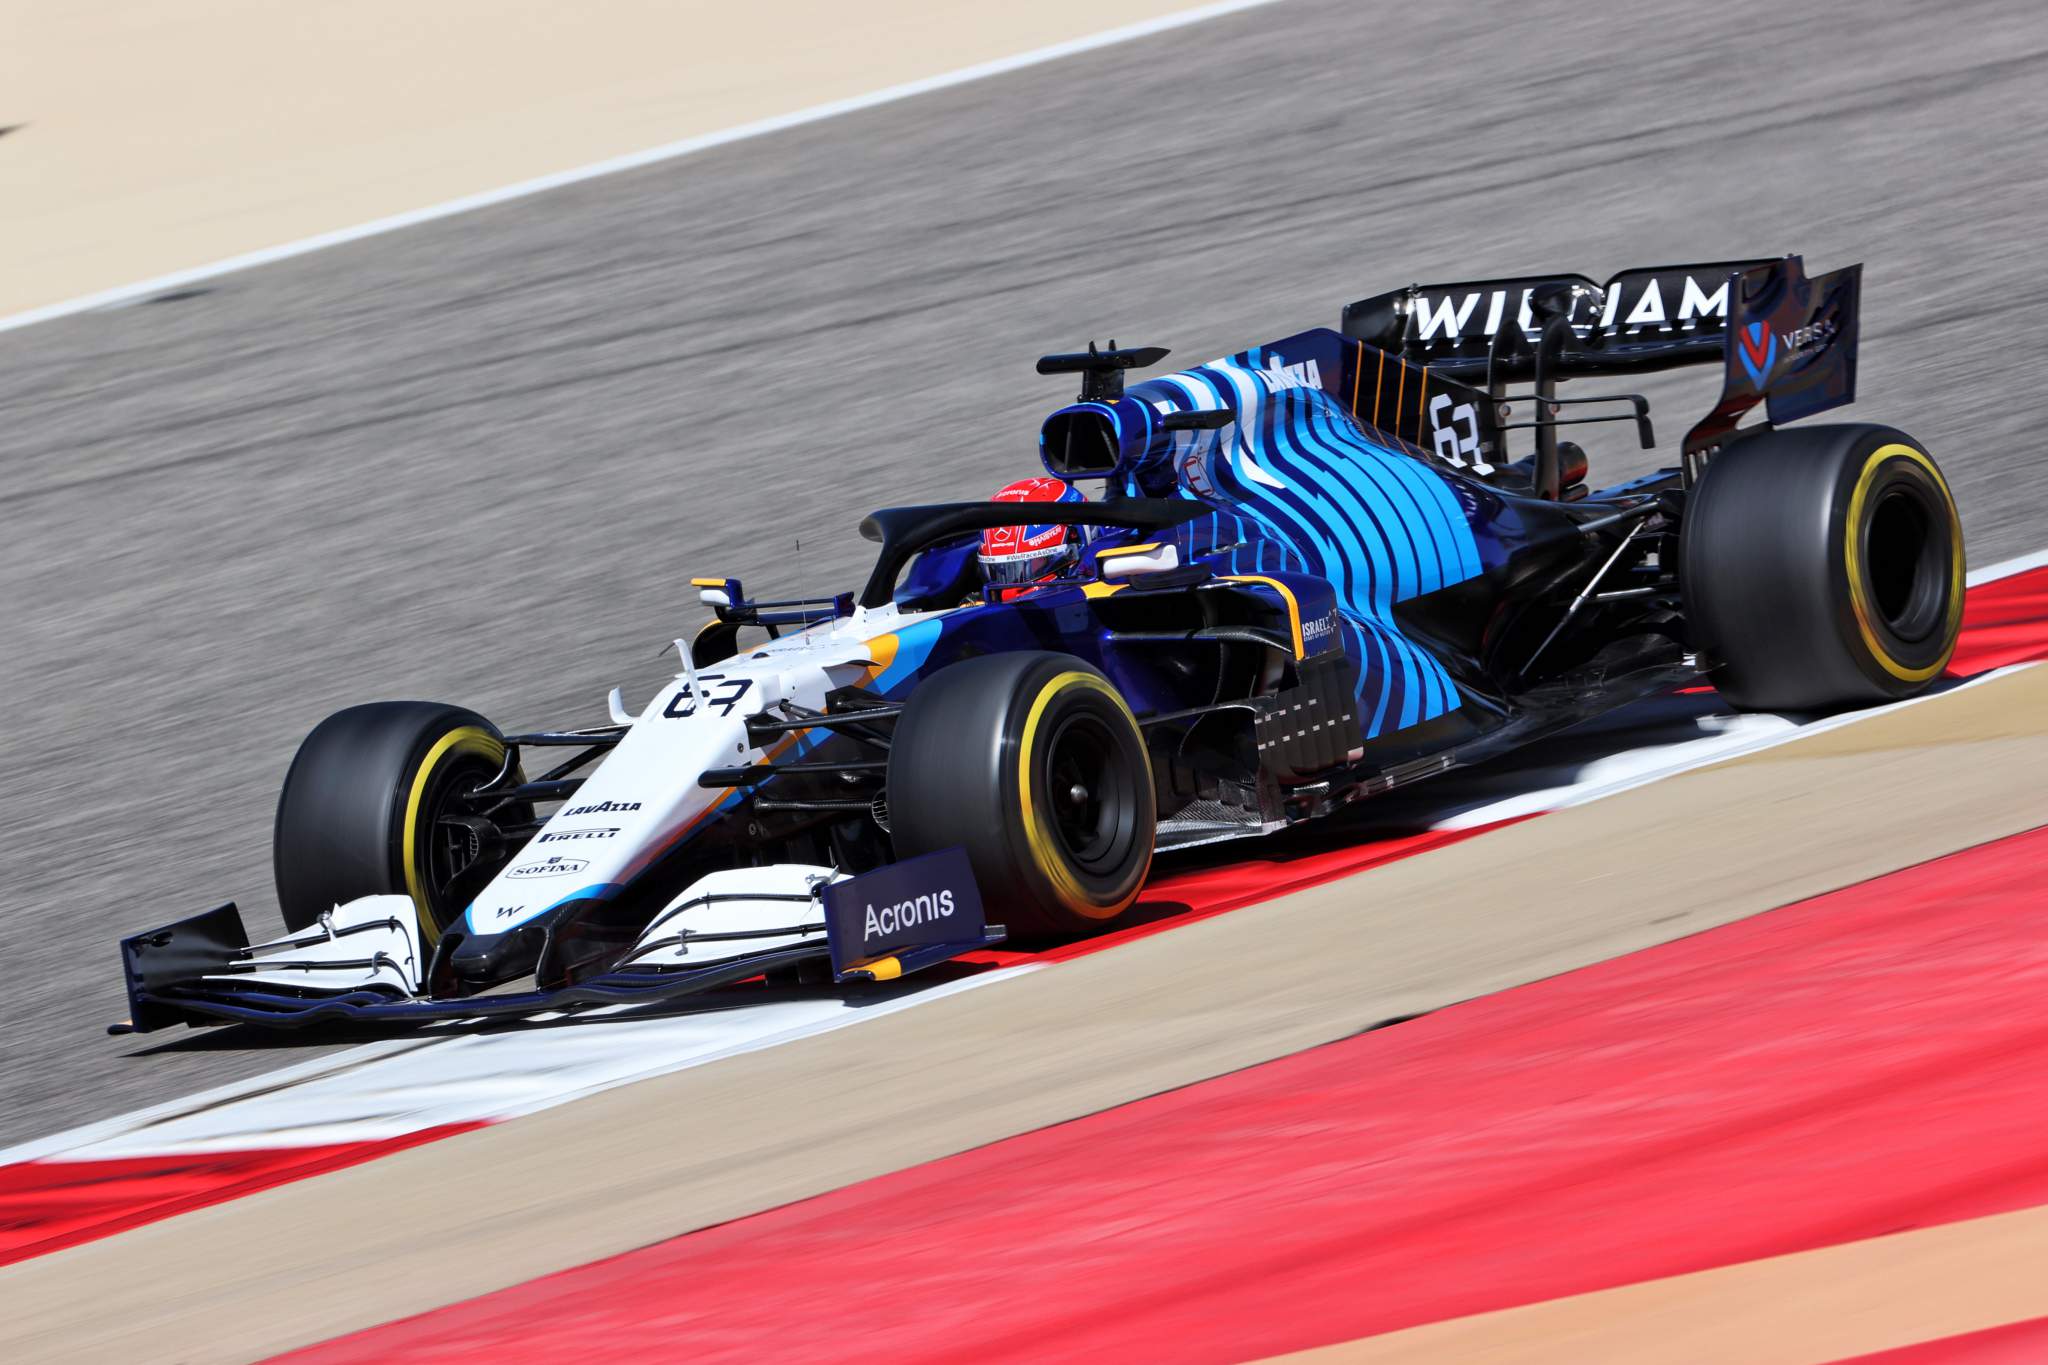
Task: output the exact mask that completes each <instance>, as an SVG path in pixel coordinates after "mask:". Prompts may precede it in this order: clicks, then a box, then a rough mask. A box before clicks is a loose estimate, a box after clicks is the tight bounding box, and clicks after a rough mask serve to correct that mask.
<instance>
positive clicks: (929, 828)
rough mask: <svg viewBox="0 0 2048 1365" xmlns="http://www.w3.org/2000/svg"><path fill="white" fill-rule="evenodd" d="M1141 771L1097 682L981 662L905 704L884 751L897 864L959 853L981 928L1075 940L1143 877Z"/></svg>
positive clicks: (1115, 702) (1054, 666)
mask: <svg viewBox="0 0 2048 1365" xmlns="http://www.w3.org/2000/svg"><path fill="white" fill-rule="evenodd" d="M1152 791H1153V789H1152V765H1151V760H1150V757H1149V756H1148V755H1147V753H1146V750H1145V740H1144V736H1143V735H1142V734H1141V733H1140V732H1139V729H1138V722H1137V720H1136V719H1135V718H1134V717H1133V716H1132V715H1131V709H1130V707H1129V706H1127V705H1125V704H1124V699H1123V698H1122V697H1121V696H1120V695H1118V693H1117V691H1116V689H1115V688H1114V687H1113V686H1111V685H1110V683H1109V680H1108V679H1107V678H1104V677H1103V676H1102V674H1101V673H1099V672H1097V671H1096V670H1095V669H1094V668H1092V667H1090V666H1089V665H1087V664H1085V663H1083V662H1082V661H1081V660H1079V659H1076V658H1073V657H1072V656H1070V655H1066V654H1047V653H1018V654H993V655H988V656H985V657H983V658H978V659H969V660H966V661H964V662H962V663H957V664H954V665H952V666H951V667H949V668H945V669H942V670H941V671H939V672H938V673H936V674H934V675H933V676H932V677H931V679H930V680H929V681H927V682H925V683H924V684H923V685H922V686H921V687H920V688H918V690H917V691H916V692H914V693H912V694H911V698H910V702H909V704H908V705H907V706H906V707H905V708H904V711H903V715H902V718H901V719H899V720H898V721H897V723H896V733H895V736H894V737H893V738H892V739H891V741H890V750H889V792H888V800H889V824H890V828H891V831H892V836H893V839H894V842H895V846H896V853H897V856H898V857H904V858H908V857H914V856H916V855H917V854H920V853H931V852H936V851H937V850H939V849H942V848H950V847H952V846H954V845H959V846H961V847H963V848H965V849H966V850H967V857H968V860H969V861H970V862H971V863H972V864H973V866H974V878H975V881H976V883H977V884H978V885H979V886H980V888H981V894H982V899H983V901H984V902H985V903H986V905H987V907H988V912H989V917H990V918H991V919H992V920H995V921H997V922H1000V923H1003V924H1006V925H1007V926H1009V928H1010V929H1011V931H1012V932H1013V933H1018V934H1069V935H1070V934H1087V933H1095V932H1098V931H1100V930H1102V929H1104V928H1107V927H1108V926H1109V925H1110V923H1111V922H1112V921H1114V920H1115V919H1116V918H1117V916H1119V915H1121V914H1122V913H1123V912H1124V911H1125V910H1127V909H1129V908H1130V906H1131V904H1132V902H1133V901H1135V900H1136V899H1137V898H1138V890H1139V888H1140V887H1142V886H1143V885H1144V882H1145V874H1146V873H1147V872H1148V871H1150V870H1151V866H1152V841H1153V837H1154V835H1155V833H1156V831H1157V822H1158V812H1157V809H1156V807H1155V804H1154V798H1153V794H1152Z"/></svg>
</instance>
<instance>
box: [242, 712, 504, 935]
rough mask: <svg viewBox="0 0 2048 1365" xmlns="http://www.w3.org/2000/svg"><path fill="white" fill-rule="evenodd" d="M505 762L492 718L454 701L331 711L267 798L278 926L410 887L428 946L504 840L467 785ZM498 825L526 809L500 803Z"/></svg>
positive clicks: (480, 882) (494, 864) (489, 872)
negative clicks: (272, 820) (479, 813)
mask: <svg viewBox="0 0 2048 1365" xmlns="http://www.w3.org/2000/svg"><path fill="white" fill-rule="evenodd" d="M504 761H505V739H504V736H503V735H501V734H499V733H498V729H497V727H496V726H494V725H492V724H491V723H490V722H489V721H487V720H485V719H484V718H483V717H482V716H479V715H477V714H476V713H475V712H474V711H466V710H464V709H463V708H461V707H459V706H445V705H442V704H440V703H438V702H423V701H384V702H372V703H370V704H369V705H367V706H351V707H349V708H348V709H347V710H345V711H337V712H335V713H334V714H333V715H331V716H329V717H328V718H327V719H326V720H323V721H321V722H320V724H319V725H318V726H316V727H314V730H313V733H312V734H310V735H307V736H306V740H305V742H304V743H303V744H301V745H300V746H299V752H298V756H297V757H296V758H294V759H293V760H292V766H291V770H290V771H289V772H288V773H287V774H286V775H285V779H284V790H283V791H282V792H281V793H279V795H278V799H277V826H276V831H275V835H274V837H273V840H272V844H271V861H272V865H273V867H274V869H275V872H276V876H277V901H278V908H279V909H280V910H282V911H283V913H284V922H285V927H286V928H287V929H290V930H294V931H296V930H300V929H305V928H308V927H310V926H311V925H312V924H313V923H314V922H315V921H317V920H318V919H319V917H320V916H321V914H323V913H324V912H325V911H327V910H329V909H332V908H333V907H334V906H336V905H339V904H341V903H343V902H346V901H350V900H353V899H355V898H356V897H358V896H373V895H400V896H410V897H411V898H412V901H413V905H414V907H415V909H416V910H417V911H418V913H419V917H420V931H421V933H422V934H423V935H424V936H425V941H426V942H427V943H429V944H432V943H435V942H438V941H439V939H440V937H441V931H442V930H443V929H444V928H446V927H447V926H448V925H450V924H452V923H453V922H454V921H455V919H456V918H457V917H458V916H460V915H461V914H462V912H463V910H464V909H465V908H467V906H468V905H469V902H470V900H471V899H472V898H474V897H475V896H476V895H477V893H478V892H480V891H481V890H482V889H483V887H484V886H485V885H486V884H487V883H488V882H489V880H490V878H491V877H492V876H493V875H495V874H496V872H497V870H498V869H499V868H500V867H503V866H504V865H505V863H506V862H507V861H508V860H509V858H510V856H511V854H512V853H513V852H514V851H516V850H515V849H512V848H508V847H503V846H501V845H500V843H499V841H497V840H496V839H495V838H493V837H492V836H491V831H490V828H489V826H485V827H483V828H481V829H480V828H479V827H478V825H477V824H475V823H467V824H466V823H461V822H462V821H463V820H464V818H465V817H469V816H471V815H472V814H473V810H474V808H473V807H472V805H471V803H470V802H469V801H467V800H466V797H467V794H468V793H469V792H470V791H472V790H474V789H475V788H477V787H480V786H482V785H483V784H484V783H486V782H488V781H490V780H491V778H492V777H494V776H495V775H496V774H497V773H498V771H499V769H500V768H501V767H502V766H503V764H504ZM494 818H495V819H496V820H498V821H500V822H504V823H524V822H526V821H530V820H531V819H532V818H533V813H532V808H531V807H530V806H523V805H522V806H521V807H519V808H518V809H516V810H513V811H509V812H507V811H500V812H498V813H497V815H496V816H495V817H494Z"/></svg>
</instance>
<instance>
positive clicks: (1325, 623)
mask: <svg viewBox="0 0 2048 1365" xmlns="http://www.w3.org/2000/svg"><path fill="white" fill-rule="evenodd" d="M1336 633H1337V612H1336V609H1335V608H1332V609H1331V610H1330V611H1329V612H1328V613H1327V614H1326V615H1323V616H1318V617H1316V618H1315V619H1313V620H1310V621H1303V622H1302V623H1301V638H1302V642H1303V643H1304V644H1315V643H1317V642H1318V641H1323V640H1328V639H1329V638H1330V637H1331V636H1333V635H1335V634H1336Z"/></svg>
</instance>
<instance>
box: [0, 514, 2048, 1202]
mask: <svg viewBox="0 0 2048 1365" xmlns="http://www.w3.org/2000/svg"><path fill="white" fill-rule="evenodd" d="M2044 565H2048V552H2044V553H2040V554H2032V555H2025V556H2022V557H2020V558H2017V559H2010V560H2006V561H2004V562H2003V563H2000V564H1994V565H1990V566H1987V567H1986V568H1984V569H1981V570H1979V571H1978V572H1977V573H1975V574H1973V575H1971V582H1972V583H1973V584H1981V583H1987V582H1992V581H1994V580H1996V579H1999V578H2004V577H2008V576H2010V575H2012V574H2017V573H2024V572H2027V571H2028V570H2030V569H2036V568H2040V567H2043V566H2044ZM2022 666H2023V667H2024V666H2030V665H2022ZM2011 671H2012V670H2011V669H2000V670H1997V671H1996V672H1994V673H1990V674H1985V675H1983V676H1982V677H1980V678H1976V679H1972V680H1970V681H1969V682H1966V683H1964V684H1963V686H1966V687H1967V686H1973V685H1975V684H1976V683H1978V682H1982V681H1985V680H1986V679H1988V678H1990V677H1994V676H2002V675H2004V674H2006V673H2009V672H2011ZM1934 695H1935V696H1939V695H1942V694H1941V693H1936V694H1934ZM1929 699H1930V698H1916V699H1914V700H1913V701H1907V702H1900V703H1895V704H1894V705H1893V706H1889V707H1881V708H1876V709H1874V710H1870V711H1854V712H1847V713H1844V714H1840V715H1836V716H1830V717H1824V718H1822V719H1820V720H1817V721H1811V722H1808V723H1805V724H1799V723H1796V722H1794V721H1791V720H1788V719H1785V718H1783V717H1779V716H1765V715H1757V716H1733V715H1726V714H1720V713H1715V714H1709V715H1705V716H1702V715H1699V714H1698V713H1697V712H1695V711H1691V710H1687V709H1686V708H1685V707H1684V705H1683V703H1682V701H1681V702H1679V703H1676V704H1674V703H1672V702H1671V701H1670V699H1654V700H1652V701H1650V702H1647V703H1639V704H1638V705H1637V706H1636V707H1631V708H1626V709H1625V710H1624V711H1622V712H1617V713H1616V715H1615V717H1614V718H1613V719H1612V720H1611V721H1610V722H1609V723H1607V724H1605V725H1602V724H1600V723H1596V724H1595V725H1593V726H1591V727H1588V729H1587V731H1586V737H1587V738H1598V736H1599V734H1600V733H1601V731H1602V730H1603V729H1605V730H1608V731H1609V732H1610V737H1611V731H1612V730H1613V729H1614V728H1616V727H1622V728H1624V729H1625V731H1629V732H1635V734H1634V737H1635V739H1636V740H1637V742H1634V743H1630V744H1628V745H1627V746H1626V747H1625V748H1623V749H1622V750H1620V751H1618V752H1613V753H1609V754H1606V755H1603V756H1596V757H1593V758H1591V759H1589V760H1588V761H1586V762H1584V763H1581V764H1572V765H1565V766H1564V767H1562V768H1560V769H1557V770H1555V779H1556V780H1555V782H1554V783H1552V782H1548V781H1546V784H1545V785H1544V786H1543V787H1542V789H1541V790H1530V789H1529V786H1528V783H1529V780H1530V778H1531V777H1532V776H1536V777H1537V778H1538V780H1545V777H1546V776H1547V775H1546V774H1544V773H1537V774H1532V773H1531V772H1528V771H1523V772H1519V773H1517V774H1515V775H1514V781H1515V782H1516V784H1517V786H1518V788H1519V789H1518V790H1511V791H1508V792H1506V793H1505V794H1492V793H1489V792H1488V790H1487V782H1486V779H1485V776H1484V775H1483V774H1479V775H1476V776H1475V777H1474V778H1471V779H1466V780H1465V782H1464V784H1463V785H1465V786H1466V788H1467V790H1466V794H1465V795H1464V796H1463V797H1462V798H1460V797H1459V796H1457V795H1455V794H1454V793H1453V792H1452V791H1450V790H1447V791H1446V796H1447V797H1448V798H1449V799H1448V800H1447V801H1446V802H1445V803H1444V805H1443V806H1442V807H1441V808H1439V812H1440V813H1439V818H1438V820H1437V821H1436V824H1437V825H1438V826H1439V827H1447V828H1460V827H1469V826H1472V825H1477V824H1487V823H1491V822H1492V821H1494V820H1499V819H1505V818H1508V817H1510V816H1514V815H1522V814H1528V813H1531V812H1532V811H1541V810H1554V809H1558V808H1561V807H1564V806H1570V805H1578V804H1581V803H1583V802H1586V801H1592V800H1597V799H1599V798H1601V797H1604V796H1611V795H1613V794H1615V793H1617V792H1621V791H1626V790H1628V789H1629V788H1631V787H1638V786H1642V785H1644V784H1646V783H1649V782H1653V781H1657V780H1659V779H1661V778H1665V777H1670V776H1674V775H1676V774H1678V773H1681V772H1685V771H1688V770H1691V769H1694V768H1699V767H1703V766H1705V765H1707V764H1710V763H1716V762H1720V761H1721V760H1723V759H1727V758H1732V757H1735V756H1737V755H1739V754H1746V753H1754V752H1756V751H1757V750H1760V749H1766V748H1770V747H1773V746H1774V745H1778V744H1783V743H1786V742H1788V741H1791V740H1795V739H1799V738H1802V737H1804V736H1806V735H1810V734H1816V733H1819V732H1821V731H1825V730H1832V729H1836V728H1839V727H1840V726H1844V725H1850V724H1854V723H1856V722H1857V721H1860V720H1865V719H1868V718H1869V717H1871V716H1873V715H1879V714H1883V713H1884V712H1886V711H1890V710H1895V709H1897V707H1899V706H1913V705H1918V704H1920V703H1921V702H1922V701H1926V700H1929ZM1659 709H1668V710H1670V712H1671V714H1670V715H1669V716H1668V717H1660V716H1659V715H1658V714H1657V712H1658V710H1659ZM1631 713H1633V715H1631ZM1459 781H1460V780H1459V779H1456V778H1452V779H1444V782H1445V784H1446V787H1447V788H1448V787H1449V786H1450V784H1452V783H1457V782H1459ZM1036 970H1043V967H1042V966H1039V965H1025V966H1021V967H1011V968H1004V969H1001V970H998V971H993V972H986V973H983V974H981V975H979V976H972V977H965V978H962V979H960V980H958V981H952V982H948V983H946V984H944V985H941V986H937V987H934V988H929V989H924V990H918V989H916V988H915V987H907V988H905V989H904V990H903V992H902V994H900V995H897V996H894V997H891V998H888V999H884V1000H872V998H870V999H871V1003H868V1004H865V1005H861V1006H855V1005H852V1004H850V1003H848V1001H847V1000H844V999H841V998H840V997H837V996H831V995H823V996H819V997H817V998H815V999H799V1000H786V1001H779V1002H775V1003H768V1004H761V1005H751V1006H744V1007H740V1008H736V1009H730V1010H721V1011H717V1012H713V1013H701V1014H683V1015H670V1016H665V1017H657V1018H649V1019H616V1018H615V1019H610V1020H602V1019H597V1018H590V1019H589V1020H588V1021H587V1022H584V1023H579V1024H575V1025H567V1026H563V1027H557V1028H549V1029H544V1030H519V1029H500V1030H495V1031H490V1032H482V1033H442V1032H440V1031H438V1030H427V1031H425V1033H423V1034H422V1035H420V1036H415V1037H409V1038H404V1039H395V1040H390V1041H385V1042H376V1043H369V1044H366V1045H363V1046H360V1047H354V1048H349V1049H347V1050H345V1051H342V1052H337V1053H335V1054H333V1055H331V1056H327V1057H320V1058H315V1059H314V1060H312V1061H310V1062H304V1063H300V1064H299V1065H296V1066H291V1067H286V1068H284V1069H281V1070H278V1071H272V1072H267V1073H265V1074H263V1075H260V1076H255V1077H251V1078H250V1079H248V1080H245V1081H238V1082H236V1083H234V1084H232V1085H227V1086H221V1087H218V1088H216V1089H213V1090H209V1091H206V1092H203V1093H201V1094H198V1095H190V1096H185V1097H183V1098H181V1099H177V1100H171V1101H167V1102H165V1103H163V1104H158V1105H153V1106H151V1107H149V1108H147V1109H143V1110H140V1111H137V1112H135V1113H131V1114H125V1115H120V1116H117V1117H114V1118H110V1119H104V1120H101V1121H99V1122H96V1123H91V1124H86V1125H84V1126H82V1127H79V1128H74V1129H71V1130H70V1131H68V1132H64V1133H58V1134H55V1135H53V1136H50V1137H46V1138H40V1139H37V1140H35V1141H32V1142H27V1143H23V1144H21V1145H18V1146H15V1147H11V1148H8V1149H6V1150H4V1151H0V1165H7V1164H11V1163H14V1162H19V1161H29V1160H59V1161H63V1160H96V1159H99V1158H103V1157H114V1156H143V1155H153V1156H161V1155H174V1154H189V1153H199V1152H207V1151H242V1150H249V1149H253V1148H282V1147H298V1146H307V1145H315V1144H321V1143H330V1142H351V1141H355V1142H370V1141H377V1140H379V1139H383V1138H390V1137H395V1136H399V1135H402V1134H404V1133H410V1132H418V1131H420V1130H422V1129H425V1128H430V1127H434V1126H436V1125H439V1124H446V1123H460V1122H469V1121H476V1120H496V1119H504V1118H511V1117H513V1116H515V1115H517V1114H524V1113H532V1112H534V1111H535V1110H539V1109H546V1108H550V1107H552V1106H554V1105H557V1104H563V1103H567V1102H569V1101H571V1100H574V1099H577V1098H579V1097H581V1096H584V1095H588V1094H591V1093H593V1092H595V1091H598V1090H607V1089H611V1088H612V1087H614V1086H619V1085H627V1084H631V1083H632V1082H634V1081H637V1080H641V1079H644V1078H646V1077H649V1076H654V1075H660V1074H664V1073H667V1072H671V1071H679V1070H682V1069H684V1068H687V1067H692V1066H700V1065H702V1064H704V1063H706V1062H712V1061H717V1060H719V1059H720V1058H723V1057H730V1056H734V1055H737V1054H739V1053H742V1052H751V1051H755V1050H757V1049H760V1048H766V1047H773V1046H776V1045H778V1044H781V1043H785V1042H790V1041H793V1040H795V1039H797V1038H802V1037H807V1036H810V1035H813V1034H817V1033H823V1032H827V1031H829V1030H832V1029H836V1028H843V1027H846V1026H847V1025H850V1024H856V1023H858V1022H860V1020H861V1019H863V1018H865V1017H867V1016H869V1015H879V1014H886V1013H894V1012H895V1011H897V1010H900V1009H907V1008H909V1007H911V1006H912V1005H915V1004H918V1003H920V1002H922V1001H924V1000H931V999H937V998H939V997H940V996H944V995H950V994H953V993H955V992H958V991H963V990H972V989H975V988H977V987H979V986H983V985H990V984H993V983H995V982H998V981H1003V980H1007V979H1009V978H1010V977H1012V976H1015V975H1017V974H1019V973H1021V972H1026V971H1036ZM617 1012H618V1011H607V1013H617Z"/></svg>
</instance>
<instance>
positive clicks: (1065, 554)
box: [980, 475, 1088, 588]
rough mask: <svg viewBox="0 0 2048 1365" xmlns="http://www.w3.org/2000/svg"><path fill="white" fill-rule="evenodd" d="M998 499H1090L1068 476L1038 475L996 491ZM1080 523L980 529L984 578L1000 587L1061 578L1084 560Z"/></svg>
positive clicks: (1022, 500) (1028, 500) (1072, 500)
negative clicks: (1083, 495)
mask: <svg viewBox="0 0 2048 1365" xmlns="http://www.w3.org/2000/svg"><path fill="white" fill-rule="evenodd" d="M994 501H996V502H1069V503H1070V502H1086V501H1088V499H1086V498H1084V497H1082V496H1081V490H1080V489H1078V488H1076V487H1074V485H1072V484H1070V483H1068V482H1067V481H1066V480H1065V479H1054V478H1048V477H1046V476H1044V475H1040V476H1039V477H1037V478H1033V479H1019V480H1017V481H1016V482H1015V483H1013V484H1007V485H1005V486H1004V487H1002V488H1001V489H998V490H997V492H996V495H995V498H994ZM1081 544H1082V538H1081V528H1080V527H1078V526H1052V525H1025V526H991V527H989V528H988V529H987V530H985V531H983V532H982V533H981V554H980V559H981V576H982V578H983V579H984V580H985V581H987V582H988V583H990V584H993V585H994V586H996V587H999V588H1014V587H1020V586H1022V585H1024V584H1027V583H1039V582H1043V581H1044V580H1046V579H1048V578H1058V577H1060V576H1061V575H1062V574H1066V573H1069V572H1071V571H1072V570H1073V569H1074V568H1075V567H1077V566H1078V565H1079V564H1080V562H1081Z"/></svg>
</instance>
